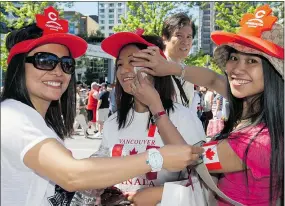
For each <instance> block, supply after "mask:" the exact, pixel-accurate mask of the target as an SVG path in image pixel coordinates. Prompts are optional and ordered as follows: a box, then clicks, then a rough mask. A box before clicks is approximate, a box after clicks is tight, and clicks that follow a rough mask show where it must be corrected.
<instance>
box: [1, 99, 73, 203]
mask: <svg viewBox="0 0 285 206" xmlns="http://www.w3.org/2000/svg"><path fill="white" fill-rule="evenodd" d="M47 138H54V139H57V140H58V141H59V142H60V143H62V144H63V141H62V140H61V139H60V138H58V136H57V134H56V133H55V132H54V131H53V130H52V129H50V128H49V127H48V126H47V125H46V123H45V121H44V119H43V117H42V116H41V115H40V114H39V113H38V112H37V111H36V110H35V109H33V108H31V107H30V106H28V105H26V104H23V103H21V102H19V101H16V100H12V99H9V100H5V101H3V102H2V103H1V205H2V206H20V205H21V206H58V205H62V206H65V205H66V206H67V205H68V204H67V203H65V202H68V200H69V199H68V198H70V199H71V198H72V197H71V196H73V194H74V193H70V192H66V191H65V190H63V189H62V188H60V187H59V186H57V185H55V184H54V183H53V182H51V181H49V180H48V179H47V178H46V177H41V176H40V175H39V174H37V173H35V172H34V171H33V170H31V169H29V168H28V167H27V166H26V165H25V164H24V162H23V159H24V156H25V154H26V153H27V152H28V151H29V150H30V149H31V148H32V147H34V146H35V145H36V144H38V143H39V142H41V141H43V140H45V139H47Z"/></svg>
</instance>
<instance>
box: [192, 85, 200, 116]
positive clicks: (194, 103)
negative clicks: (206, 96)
mask: <svg viewBox="0 0 285 206" xmlns="http://www.w3.org/2000/svg"><path fill="white" fill-rule="evenodd" d="M200 102H201V98H200V94H199V86H198V85H194V96H193V100H192V103H191V107H190V108H191V110H192V112H194V113H195V114H197V116H198V118H199V114H198V112H199V111H198V110H199V109H200Z"/></svg>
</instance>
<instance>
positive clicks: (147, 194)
mask: <svg viewBox="0 0 285 206" xmlns="http://www.w3.org/2000/svg"><path fill="white" fill-rule="evenodd" d="M162 193H163V187H149V188H145V189H142V190H139V191H137V192H136V193H135V194H133V195H130V196H129V197H128V200H129V201H131V202H132V206H156V205H157V204H158V203H159V202H160V201H161V198H162Z"/></svg>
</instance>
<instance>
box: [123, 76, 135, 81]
mask: <svg viewBox="0 0 285 206" xmlns="http://www.w3.org/2000/svg"><path fill="white" fill-rule="evenodd" d="M133 79H134V78H133V77H126V78H124V81H129V80H133Z"/></svg>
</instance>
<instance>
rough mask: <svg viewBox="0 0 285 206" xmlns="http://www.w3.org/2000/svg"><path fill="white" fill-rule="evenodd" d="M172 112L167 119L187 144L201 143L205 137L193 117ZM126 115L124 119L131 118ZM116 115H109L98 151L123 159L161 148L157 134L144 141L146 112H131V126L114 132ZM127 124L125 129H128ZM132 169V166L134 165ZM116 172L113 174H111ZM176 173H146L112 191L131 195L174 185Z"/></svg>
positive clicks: (179, 108) (177, 106) (179, 107)
mask: <svg viewBox="0 0 285 206" xmlns="http://www.w3.org/2000/svg"><path fill="white" fill-rule="evenodd" d="M174 105H175V107H174V108H175V110H174V112H170V115H169V118H170V120H171V121H172V123H173V124H174V125H175V126H176V127H177V129H178V131H179V132H180V133H181V135H182V136H183V137H184V139H185V140H186V141H187V143H188V144H191V145H193V144H195V143H197V142H199V141H201V140H204V141H205V133H204V130H203V127H202V124H201V121H200V120H199V119H198V117H197V115H196V114H193V113H192V111H191V110H190V109H189V108H186V107H184V106H182V105H180V104H177V103H175V104H174ZM131 114H132V111H130V112H129V115H128V119H130V118H131ZM116 117H117V113H115V114H113V115H112V116H111V117H109V119H108V120H107V121H106V122H105V124H104V131H103V139H102V143H101V144H102V145H101V146H102V147H108V148H110V153H111V156H126V155H132V154H137V153H141V152H144V151H146V150H147V149H149V148H153V147H155V148H160V147H162V146H164V144H163V141H162V139H161V137H160V135H159V132H158V131H157V128H156V131H155V134H154V137H148V134H149V130H148V128H147V123H148V118H149V112H145V113H137V112H135V111H134V116H133V120H132V123H131V124H130V125H129V126H127V127H126V128H124V129H120V130H118V124H117V122H116ZM128 122H129V121H127V123H126V125H128ZM134 167H136V165H134ZM114 172H116V171H114ZM178 176H179V172H168V171H166V170H161V171H160V172H158V173H156V172H155V173H148V174H146V175H142V176H139V177H135V178H132V179H129V180H126V181H124V182H122V183H121V184H117V185H116V187H118V188H119V189H121V190H122V191H123V192H126V193H128V192H130V193H132V192H135V191H137V190H138V189H141V188H146V187H150V186H158V185H162V184H163V183H164V182H167V181H177V180H178Z"/></svg>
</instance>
